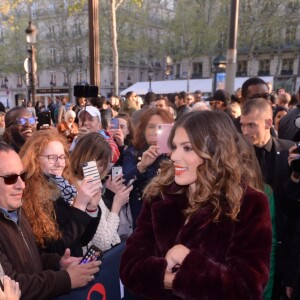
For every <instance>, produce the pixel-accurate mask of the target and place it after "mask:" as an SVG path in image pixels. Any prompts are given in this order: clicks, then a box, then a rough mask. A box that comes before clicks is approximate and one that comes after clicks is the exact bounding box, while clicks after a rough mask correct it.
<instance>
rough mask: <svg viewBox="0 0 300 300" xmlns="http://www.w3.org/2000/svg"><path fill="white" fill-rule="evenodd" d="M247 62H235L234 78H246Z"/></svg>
mask: <svg viewBox="0 0 300 300" xmlns="http://www.w3.org/2000/svg"><path fill="white" fill-rule="evenodd" d="M247 65H248V64H247V60H239V61H238V62H237V71H236V76H247Z"/></svg>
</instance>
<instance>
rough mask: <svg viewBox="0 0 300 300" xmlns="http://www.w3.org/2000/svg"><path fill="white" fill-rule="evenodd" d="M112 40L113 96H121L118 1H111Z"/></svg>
mask: <svg viewBox="0 0 300 300" xmlns="http://www.w3.org/2000/svg"><path fill="white" fill-rule="evenodd" d="M111 39H112V50H113V94H114V95H117V96H118V95H119V52H118V45H117V21H116V0H111Z"/></svg>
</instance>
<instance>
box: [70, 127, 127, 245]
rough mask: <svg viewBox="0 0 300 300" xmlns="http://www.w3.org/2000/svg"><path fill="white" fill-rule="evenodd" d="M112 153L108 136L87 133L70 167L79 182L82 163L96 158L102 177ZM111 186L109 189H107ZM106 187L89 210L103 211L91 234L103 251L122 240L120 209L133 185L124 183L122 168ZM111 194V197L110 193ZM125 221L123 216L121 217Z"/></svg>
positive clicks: (93, 242)
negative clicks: (120, 233)
mask: <svg viewBox="0 0 300 300" xmlns="http://www.w3.org/2000/svg"><path fill="white" fill-rule="evenodd" d="M110 157H111V148H110V146H109V144H108V142H107V141H106V140H105V138H104V137H103V136H102V135H101V134H99V133H98V132H92V133H88V134H86V135H85V136H83V137H81V138H80V139H79V140H78V142H77V144H76V146H75V148H74V150H73V152H72V154H71V157H70V163H71V170H72V173H73V174H74V176H75V177H76V179H77V181H78V183H80V182H81V181H82V180H84V174H83V165H85V163H87V162H90V161H95V162H96V164H97V169H98V172H99V174H100V177H101V178H105V177H106V175H107V173H108V169H109V162H110ZM108 189H110V190H111V192H110V193H109V192H108V191H107V190H108ZM105 190H106V191H107V192H106V193H104V189H103V188H101V192H103V193H99V194H98V203H99V205H95V206H94V207H91V208H90V211H91V212H93V210H94V212H96V211H97V210H100V211H101V218H100V222H99V225H98V227H97V230H96V233H95V234H94V236H93V237H92V239H91V241H90V243H89V245H91V244H94V245H95V246H97V247H99V248H100V249H101V250H102V251H106V250H108V249H110V248H111V247H112V246H114V245H116V244H118V243H120V241H121V239H120V236H119V234H118V229H119V226H120V217H119V214H120V211H121V209H122V207H123V206H124V205H125V204H126V203H127V202H128V200H129V194H130V192H131V190H132V187H129V188H127V187H126V186H125V185H124V184H123V180H122V172H120V174H119V175H118V176H116V177H115V178H113V179H111V177H110V176H109V177H108V178H107V180H106V182H105ZM109 196H111V197H109ZM121 221H122V220H121Z"/></svg>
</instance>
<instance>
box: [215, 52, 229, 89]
mask: <svg viewBox="0 0 300 300" xmlns="http://www.w3.org/2000/svg"><path fill="white" fill-rule="evenodd" d="M225 72H226V57H225V56H223V55H222V54H219V55H218V56H217V57H216V58H215V59H214V60H213V73H214V79H213V93H214V92H215V91H216V90H219V89H225V75H226V73H225Z"/></svg>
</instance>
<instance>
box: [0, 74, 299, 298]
mask: <svg viewBox="0 0 300 300" xmlns="http://www.w3.org/2000/svg"><path fill="white" fill-rule="evenodd" d="M292 99H296V100H292ZM141 103H142V104H141ZM299 103H300V89H299V92H298V94H297V95H290V94H289V93H287V92H285V91H284V90H283V89H279V90H278V91H277V92H275V91H273V89H272V85H271V84H270V83H266V82H264V81H263V80H262V79H260V78H258V77H254V78H250V79H248V80H246V81H245V82H244V84H243V85H242V87H241V88H240V89H238V90H237V91H236V92H235V93H234V94H233V95H230V94H229V93H228V92H226V91H225V90H217V91H215V93H214V94H213V95H212V97H210V98H207V99H204V98H203V96H202V93H201V91H195V92H194V93H186V92H180V93H174V94H168V95H156V94H155V93H153V92H148V93H147V94H146V95H145V96H144V98H143V101H141V97H140V96H138V95H137V94H136V93H135V92H134V91H132V92H128V93H127V94H126V96H125V100H121V99H119V98H118V97H117V96H112V97H111V98H110V99H109V100H107V99H106V98H105V97H103V96H101V97H100V96H99V97H96V98H88V99H85V98H83V97H80V98H78V99H76V105H68V103H67V102H66V99H61V101H60V103H56V104H55V103H53V102H52V101H51V100H50V101H49V103H48V106H47V108H46V107H43V106H42V105H40V104H37V105H36V106H35V107H33V106H32V104H30V103H29V106H27V105H26V106H22V107H14V108H12V109H10V110H9V111H7V112H6V111H5V109H4V110H3V111H2V112H0V136H1V140H2V141H0V223H1V226H0V233H1V239H0V276H1V283H3V286H4V290H3V289H0V300H5V299H10V300H16V299H20V297H21V298H22V299H52V298H55V297H57V296H59V295H63V294H66V293H68V292H69V291H70V290H71V289H74V288H77V287H82V286H85V285H86V284H88V283H89V282H92V281H93V280H94V279H95V274H97V272H99V269H101V261H92V262H89V263H87V264H80V260H81V258H82V257H83V255H84V254H85V253H86V252H87V250H88V249H89V247H90V246H91V245H95V246H97V247H98V248H100V249H101V250H102V251H108V250H109V249H111V248H112V247H113V246H115V245H117V244H119V243H120V242H123V241H126V247H125V250H124V252H123V254H122V257H121V265H120V274H119V275H120V278H121V280H122V283H123V284H124V286H125V299H128V300H129V299H209V300H217V299H218V300H219V299H230V300H235V299H236V300H238V299H239V300H240V299H249V300H250V299H252V300H259V299H263V300H282V299H293V300H295V299H299V297H300V281H299V278H300V277H299V275H300V265H299V262H298V260H299V259H298V257H299V255H300V219H299V216H300V202H299V200H298V199H299V195H300V147H299V146H298V145H297V142H299V141H300V129H299V128H300V104H299ZM0 109H1V107H0ZM297 119H298V120H297ZM166 128H169V130H170V131H169V132H166V131H164V130H166ZM162 133H164V135H163V138H158V137H159V135H160V134H162ZM166 149H167V150H166ZM90 162H94V165H95V168H96V170H97V171H98V172H97V173H98V175H99V176H97V177H95V178H94V177H93V176H90V175H86V173H85V169H84V166H86V165H87V164H88V163H90ZM100 272H101V270H100Z"/></svg>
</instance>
